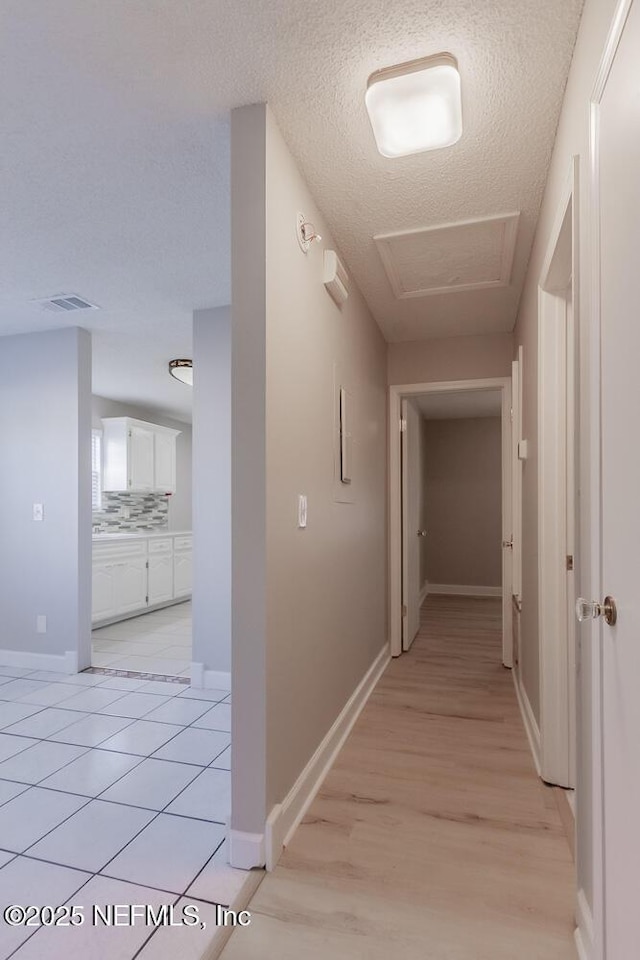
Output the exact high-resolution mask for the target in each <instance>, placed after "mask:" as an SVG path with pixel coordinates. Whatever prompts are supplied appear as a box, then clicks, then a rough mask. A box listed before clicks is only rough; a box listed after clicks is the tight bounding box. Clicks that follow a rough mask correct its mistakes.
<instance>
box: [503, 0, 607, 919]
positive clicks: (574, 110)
mask: <svg viewBox="0 0 640 960" xmlns="http://www.w3.org/2000/svg"><path fill="white" fill-rule="evenodd" d="M615 7H616V3H615V0H586V3H585V6H584V11H583V15H582V21H581V25H580V30H579V33H578V39H577V43H576V47H575V50H574V56H573V62H572V65H571V70H570V72H569V79H568V82H567V88H566V92H565V99H564V104H563V108H562V113H561V116H560V122H559V125H558V132H557V137H556V142H555V146H554V150H553V155H552V159H551V166H550V170H549V176H548V180H547V186H546V190H545V194H544V199H543V203H542V208H541V212H540V219H539V222H538V227H537V232H536V238H535V242H534V246H533V250H532V254H531V259H530V262H529V269H528V273H527V279H526V283H525V288H524V291H523V296H522V300H521V305H520V311H519V315H518V321H517V324H516V328H515V346H516V349H517V346H518V345H520V344H521V345H522V346H523V348H524V373H523V393H524V396H523V417H524V426H523V430H524V437H525V438H526V439H527V440H528V441H529V451H530V456H529V458H528V460H527V461H526V462H525V464H524V470H523V591H522V596H523V607H522V622H521V668H522V680H523V683H524V687H525V690H526V693H527V696H528V698H529V701H530V703H531V706H532V709H533V711H534V714H535V715H536V717H537V718H539V715H540V708H539V704H540V696H539V682H540V678H539V665H538V657H539V650H538V582H537V562H538V560H537V541H538V508H537V496H538V477H537V472H538V460H537V449H536V446H537V402H538V397H537V390H538V387H537V375H538V374H537V343H538V284H539V280H540V274H541V269H542V263H543V260H544V257H545V254H546V250H547V246H548V244H549V239H550V236H551V231H552V229H553V225H554V221H555V218H556V215H557V211H558V207H559V204H560V202H561V197H562V193H563V190H564V189H565V184H566V182H567V179H568V176H569V170H570V164H571V161H572V157H573V156H575V155H578V156H579V159H580V184H579V209H580V237H579V249H580V300H579V304H578V305H577V316H578V323H579V331H580V332H579V337H580V346H579V355H580V380H581V383H582V389H581V406H580V440H581V450H580V488H581V489H580V518H581V522H580V528H581V530H580V532H581V541H582V542H581V549H580V554H579V565H578V584H579V591H580V592H581V593H582V595H583V596H591V594H592V587H591V569H590V564H591V557H590V554H589V531H590V511H591V496H592V494H593V493H595V491H592V489H591V486H590V477H589V446H588V445H589V431H590V422H591V417H592V415H593V414H592V411H591V409H590V405H589V396H588V389H587V387H588V383H589V368H590V352H589V323H590V319H589V290H590V282H591V277H590V270H589V264H588V255H589V203H588V184H589V98H590V94H591V90H592V88H593V84H594V81H595V78H596V73H597V70H598V66H599V63H600V59H601V56H602V52H603V50H604V45H605V41H606V37H607V33H608V30H609V26H610V24H611V20H612V17H613V14H614V10H615ZM577 653H578V661H579V674H578V675H579V689H578V699H579V711H580V722H579V738H580V739H579V743H578V788H577V804H578V843H577V869H578V887H579V888H581V889H582V890H583V891H584V894H585V896H586V899H587V901H588V902H589V903H592V902H593V883H592V880H593V877H592V872H593V851H592V849H591V821H592V816H593V810H592V796H593V786H592V782H591V775H592V770H591V756H590V737H591V682H592V678H591V659H592V657H593V656H595V655H597V652H596V651H594V650H592V649H591V646H590V641H589V636H588V634H587V632H586V631H585V632H584V633H583V635H582V636H581V635H580V632H578V651H577Z"/></svg>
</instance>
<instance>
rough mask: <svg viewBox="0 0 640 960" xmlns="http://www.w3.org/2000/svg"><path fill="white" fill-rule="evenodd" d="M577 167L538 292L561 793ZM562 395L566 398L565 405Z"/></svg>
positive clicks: (568, 747) (544, 729) (553, 699)
mask: <svg viewBox="0 0 640 960" xmlns="http://www.w3.org/2000/svg"><path fill="white" fill-rule="evenodd" d="M578 165H579V157H577V156H574V157H573V158H572V160H571V167H570V171H569V175H568V177H567V180H566V182H565V186H564V190H563V193H562V197H561V201H560V205H559V208H558V212H557V215H556V220H555V223H554V226H553V230H552V231H551V237H550V240H549V243H548V246H547V252H546V256H545V259H544V262H543V266H542V271H541V274H540V282H539V285H538V632H539V658H540V659H539V662H540V774H541V776H542V779H543V780H546V781H547V782H549V783H554V784H558V785H559V786H562V787H575V758H576V722H575V718H576V656H575V645H576V631H575V628H573V607H574V603H575V597H574V598H573V599H572V598H571V597H570V596H569V593H568V590H567V583H568V577H567V573H568V566H567V556H568V553H567V543H568V541H569V540H573V543H572V544H571V549H572V551H573V552H572V554H571V556H572V557H573V583H574V585H575V584H577V570H576V567H577V564H578V555H577V546H576V542H575V531H576V529H577V524H576V516H577V502H578V491H577V479H576V478H577V474H576V470H575V464H576V460H577V458H576V456H575V452H574V456H573V457H572V458H571V459H570V458H569V457H568V456H567V449H568V444H569V442H570V437H569V433H570V431H569V430H568V429H567V425H568V419H569V417H570V416H571V417H572V418H573V436H574V437H575V435H576V426H577V412H578V410H579V405H578V402H577V385H576V380H577V373H578V349H577V331H578V323H579V302H578V297H579V287H580V278H579V243H578V239H579V229H580V224H579V194H578V184H579V181H578V175H579V166H578ZM569 304H570V305H571V306H569ZM568 334H569V335H570V343H569V349H571V351H572V354H573V362H572V365H571V367H572V371H573V376H572V381H573V382H572V383H569V380H568V377H567V370H568V367H569V366H570V365H569V363H568V361H569V354H568V348H567V336H568ZM571 388H572V389H571ZM570 390H571V393H572V398H571V400H570V401H569V402H568V401H567V398H568V397H569V391H570ZM572 465H573V466H572ZM570 487H571V489H570ZM567 505H569V506H567ZM570 618H571V620H570Z"/></svg>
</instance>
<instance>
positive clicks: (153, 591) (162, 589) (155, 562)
mask: <svg viewBox="0 0 640 960" xmlns="http://www.w3.org/2000/svg"><path fill="white" fill-rule="evenodd" d="M148 597H149V604H154V603H164V602H165V601H166V600H173V556H172V554H171V552H168V553H165V554H164V555H160V556H153V555H150V556H149V591H148Z"/></svg>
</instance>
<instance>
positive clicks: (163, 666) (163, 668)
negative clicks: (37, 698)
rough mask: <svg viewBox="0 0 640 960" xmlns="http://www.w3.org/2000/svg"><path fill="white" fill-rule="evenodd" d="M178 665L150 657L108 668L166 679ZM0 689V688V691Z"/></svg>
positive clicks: (121, 661) (124, 659)
mask: <svg viewBox="0 0 640 960" xmlns="http://www.w3.org/2000/svg"><path fill="white" fill-rule="evenodd" d="M185 662H186V661H185ZM179 663H182V661H181V660H165V659H163V658H161V657H157V656H155V655H154V656H152V657H135V656H129V657H122V658H119V659H118V660H114V661H113V662H112V663H111V664H110V666H111V667H112V668H113V669H114V670H135V671H137V672H138V673H160V674H164V675H165V676H167V677H172V676H175V675H176V673H175V671H176V665H177V664H179ZM181 669H182V668H181ZM1 689H2V688H1V687H0V690H1Z"/></svg>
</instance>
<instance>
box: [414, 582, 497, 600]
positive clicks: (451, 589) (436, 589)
mask: <svg viewBox="0 0 640 960" xmlns="http://www.w3.org/2000/svg"><path fill="white" fill-rule="evenodd" d="M429 593H430V594H431V593H447V594H454V595H455V596H459V597H501V596H502V587H468V586H465V585H463V584H460V583H430V584H429Z"/></svg>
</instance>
